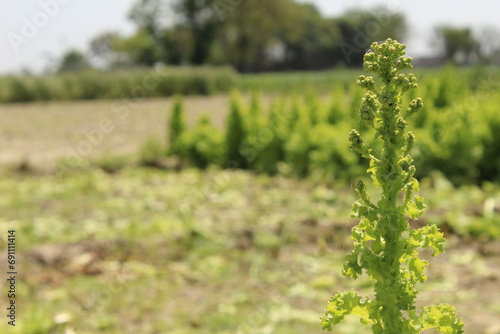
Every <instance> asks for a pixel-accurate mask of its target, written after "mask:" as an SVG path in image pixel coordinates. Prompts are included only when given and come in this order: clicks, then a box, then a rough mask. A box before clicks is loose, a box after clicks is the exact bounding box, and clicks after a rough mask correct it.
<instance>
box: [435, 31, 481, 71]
mask: <svg viewBox="0 0 500 334" xmlns="http://www.w3.org/2000/svg"><path fill="white" fill-rule="evenodd" d="M435 31H436V36H437V38H436V39H437V44H438V46H439V47H440V49H441V52H442V53H443V55H444V57H445V58H446V59H447V60H449V61H452V62H454V63H469V62H471V61H472V60H473V59H472V58H473V57H477V56H478V51H479V43H478V42H477V41H476V39H475V38H474V36H473V34H472V30H471V29H470V28H456V27H451V26H440V27H437V28H436V30H435Z"/></svg>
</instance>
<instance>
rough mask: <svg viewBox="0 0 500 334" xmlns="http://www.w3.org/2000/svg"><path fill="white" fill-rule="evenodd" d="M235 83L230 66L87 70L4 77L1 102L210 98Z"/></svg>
mask: <svg viewBox="0 0 500 334" xmlns="http://www.w3.org/2000/svg"><path fill="white" fill-rule="evenodd" d="M235 84H236V72H234V71H233V70H232V69H231V68H228V67H196V68H195V67H167V68H163V69H161V70H155V69H137V70H130V71H118V72H100V71H97V70H86V71H82V72H78V73H63V74H58V75H52V76H43V77H35V76H24V77H14V76H10V77H2V78H0V85H1V86H2V91H1V92H0V102H30V101H49V100H92V99H113V98H122V97H134V98H141V97H157V96H171V95H175V94H182V95H211V94H215V93H219V92H228V91H229V90H230V89H231V88H233V87H234V86H235Z"/></svg>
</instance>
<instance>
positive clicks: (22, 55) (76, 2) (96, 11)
mask: <svg viewBox="0 0 500 334" xmlns="http://www.w3.org/2000/svg"><path fill="white" fill-rule="evenodd" d="M135 1H136V0H104V1H97V0H37V1H27V0H20V1H12V0H0V74H4V73H7V72H13V71H19V70H20V69H22V68H30V69H36V70H40V69H42V68H43V67H44V66H45V65H46V64H48V62H49V61H50V60H51V59H52V60H54V59H57V58H59V57H60V56H61V54H62V53H63V52H64V51H65V50H68V49H71V48H78V49H81V50H84V51H87V50H88V43H89V41H90V40H91V39H92V38H93V37H94V36H96V35H98V34H100V33H102V32H105V31H110V30H112V31H118V32H122V33H124V34H128V33H131V32H132V31H133V29H134V27H133V25H132V24H131V23H130V22H129V21H128V20H127V12H128V11H129V9H130V7H131V6H132V4H133V3H134V2H135ZM243 1H251V0H243ZM270 1H272V0H270ZM301 1H302V2H310V3H314V4H316V5H317V6H318V7H319V8H320V9H321V10H322V11H323V12H324V13H325V14H326V15H328V16H337V15H340V14H342V13H343V12H344V11H345V10H346V9H349V8H353V7H361V8H366V9H369V8H372V7H373V6H375V5H386V6H390V8H392V9H395V10H399V11H401V12H403V13H404V14H405V15H406V18H407V21H408V23H409V26H410V33H409V36H408V38H407V40H406V41H405V42H406V43H407V45H408V53H409V55H411V56H418V55H422V54H426V53H429V52H432V51H433V50H432V48H431V47H430V46H429V41H430V40H431V34H432V27H434V26H435V25H438V24H443V23H447V24H453V25H460V26H465V25H467V26H472V27H474V28H475V29H476V31H477V32H480V31H481V29H482V28H484V27H494V28H496V29H498V30H500V20H499V19H498V15H499V13H500V1H497V0H474V1H470V0H394V1H381V0H358V1H353V0H301Z"/></svg>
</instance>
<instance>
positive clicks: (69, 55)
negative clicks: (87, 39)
mask: <svg viewBox="0 0 500 334" xmlns="http://www.w3.org/2000/svg"><path fill="white" fill-rule="evenodd" d="M89 67H90V64H89V61H88V59H87V57H86V56H85V54H83V53H82V52H81V51H78V50H70V51H68V52H66V53H65V54H64V56H63V57H62V60H61V63H60V64H59V70H58V71H59V72H76V71H80V70H83V69H86V68H89Z"/></svg>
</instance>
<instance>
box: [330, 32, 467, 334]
mask: <svg viewBox="0 0 500 334" xmlns="http://www.w3.org/2000/svg"><path fill="white" fill-rule="evenodd" d="M404 49H405V45H403V44H400V43H398V42H397V41H395V40H391V39H388V40H386V41H385V42H383V43H377V42H375V43H373V44H372V45H371V50H372V52H368V53H366V55H365V57H364V69H365V71H366V72H373V73H375V74H376V75H377V76H378V78H379V79H380V84H377V83H376V81H375V80H374V78H373V77H371V76H364V75H361V76H360V77H359V79H358V81H357V83H358V85H359V86H361V87H363V88H365V89H366V90H367V93H366V94H365V96H364V98H363V99H362V100H361V107H360V109H359V117H360V118H361V120H362V121H364V122H366V124H368V126H369V127H370V128H372V129H373V130H374V131H375V138H376V139H379V140H382V142H383V143H382V149H381V150H380V152H378V153H376V152H374V150H372V149H370V147H369V146H368V145H367V144H366V143H365V142H364V141H363V140H362V138H361V135H360V134H359V132H358V131H357V130H351V132H350V136H349V140H350V142H351V149H352V150H353V151H355V152H357V153H359V154H360V155H361V156H362V157H363V158H366V159H369V162H370V168H369V169H368V172H369V173H370V174H371V177H372V180H373V183H374V185H375V186H376V187H380V188H381V194H380V196H379V200H378V201H377V202H374V201H373V200H372V199H370V197H369V196H368V194H367V192H366V186H365V184H364V183H363V182H362V181H359V182H358V184H357V186H356V192H357V193H358V196H359V200H358V201H356V202H355V203H354V204H353V208H352V211H351V217H353V218H359V219H360V223H359V224H358V225H357V226H355V227H354V228H353V229H352V236H351V239H353V240H354V250H353V251H352V253H351V254H349V255H348V256H347V257H346V262H345V263H344V266H343V271H342V272H343V274H344V275H345V276H347V277H351V278H353V279H356V278H358V276H359V275H361V274H362V273H363V271H365V272H366V274H368V276H369V277H370V279H371V280H372V281H374V290H375V295H374V298H373V299H369V298H368V297H365V298H363V297H361V296H360V295H359V294H358V293H357V292H356V291H354V290H351V291H347V292H339V293H337V294H336V295H335V296H333V297H331V298H330V300H329V302H328V304H327V306H326V313H325V315H324V316H323V317H322V318H321V326H322V327H323V329H326V330H329V331H331V330H332V326H333V325H336V324H338V323H339V322H341V321H342V320H343V319H344V317H345V316H347V315H355V316H358V317H360V318H361V319H360V320H361V323H363V324H366V325H371V329H372V332H373V333H378V334H403V333H404V334H407V333H408V334H409V333H420V332H421V331H424V330H426V329H430V328H436V329H437V330H438V332H440V333H447V334H455V333H463V323H462V321H461V319H460V318H457V312H456V310H455V308H453V307H452V306H450V305H448V304H440V305H431V306H424V307H422V308H420V309H419V310H417V308H416V306H415V301H416V297H417V295H418V290H417V288H416V286H417V284H418V283H423V282H425V281H426V280H427V277H426V276H425V273H424V272H425V269H426V267H427V266H428V262H427V261H425V260H423V259H420V258H419V256H418V255H419V253H418V249H419V248H426V247H431V248H432V249H433V250H434V253H433V256H436V255H438V254H439V253H442V252H444V250H443V243H444V241H445V239H444V237H443V234H442V233H441V232H440V231H439V229H438V228H437V227H436V226H435V225H426V226H424V227H422V228H419V229H410V226H409V219H410V218H411V219H417V218H418V217H420V216H421V215H422V214H423V213H424V211H425V208H426V207H425V204H424V203H423V198H422V197H419V196H416V192H418V181H417V180H416V179H415V178H414V177H413V176H414V174H415V166H414V165H413V164H412V162H413V159H412V158H411V156H410V150H411V148H412V146H413V144H414V142H415V136H414V135H413V133H412V132H408V131H407V119H408V118H409V117H410V116H412V115H413V114H415V113H417V112H418V111H419V110H420V109H421V108H422V107H423V103H422V99H420V98H416V99H413V100H412V101H411V102H410V104H409V107H408V108H407V109H406V110H404V111H403V110H402V109H401V103H402V101H401V96H402V95H403V94H404V93H406V92H408V91H409V90H410V89H414V88H416V87H417V83H416V78H415V76H414V75H413V74H408V75H405V74H404V73H402V71H403V70H405V69H411V68H412V65H411V58H409V57H408V58H405V57H404V55H405V51H404Z"/></svg>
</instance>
